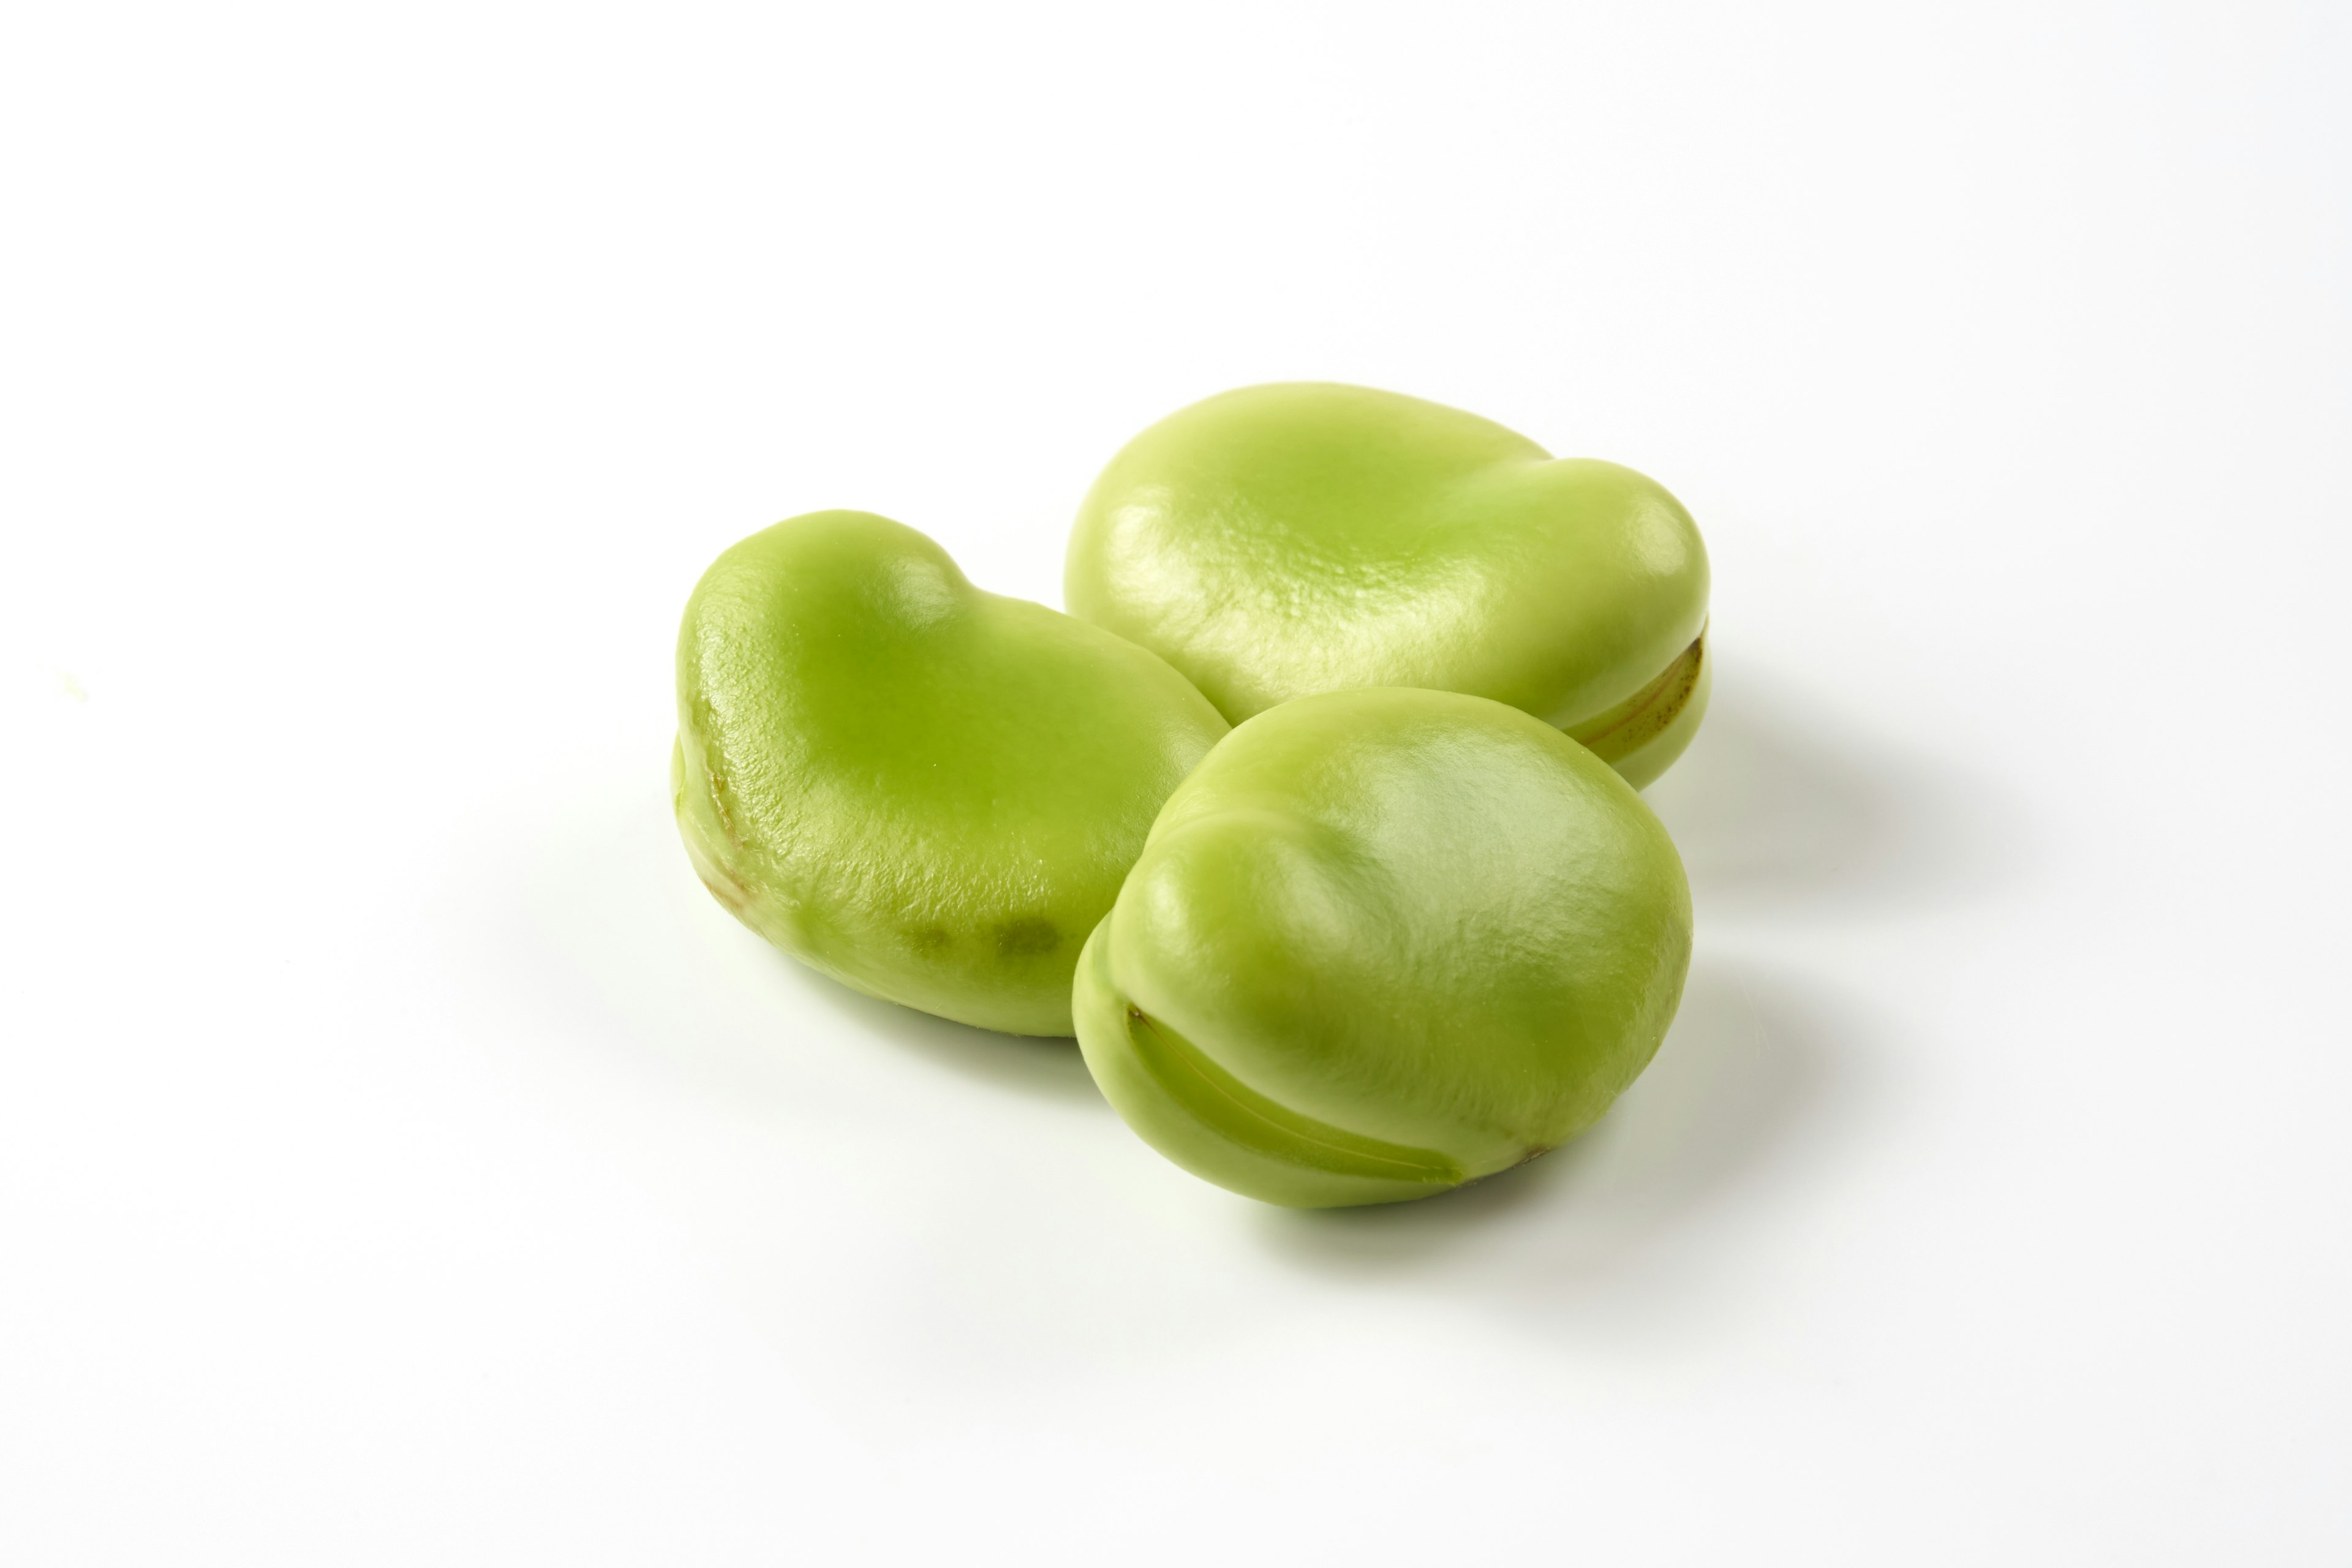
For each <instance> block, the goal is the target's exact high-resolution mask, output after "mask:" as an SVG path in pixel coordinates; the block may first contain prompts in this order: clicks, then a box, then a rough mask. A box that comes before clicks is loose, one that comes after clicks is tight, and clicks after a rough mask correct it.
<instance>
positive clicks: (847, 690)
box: [672, 511, 1226, 1035]
mask: <svg viewBox="0 0 2352 1568" xmlns="http://www.w3.org/2000/svg"><path fill="white" fill-rule="evenodd" d="M677 729H678V737H677V749H676V752H675V753H674V756H673V762H672V794H673V796H674V800H675V804H676V806H677V822H678V829H679V831H680V833H682V834H683V835H684V836H685V838H686V847H687V852H688V855H689V856H690V857H691V858H693V861H694V866H695V869H696V870H697V871H698V873H699V874H700V875H701V878H702V880H703V882H704V884H705V885H706V886H708V887H709V889H710V890H711V892H712V893H713V894H714V895H716V896H717V898H718V899H719V902H721V903H723V904H725V905H726V906H727V907H728V908H729V909H730V910H733V911H734V912H735V914H736V916H737V918H738V919H740V920H741V921H743V923H744V924H746V925H748V926H750V927H751V929H752V930H753V931H758V932H759V933H760V934H761V936H764V937H766V938H767V939H768V940H769V941H770V942H773V943H775V944H776V945H777V946H778V947H780V948H782V949H783V950H784V951H785V952H788V953H791V954H792V955H793V957H795V958H797V959H800V960H801V961H803V963H808V964H810V965H811V966H813V967H814V968H816V969H819V970H822V971H823V972H824V973H827V974H829V975H832V976H833V977H834V978H835V979H836V980H839V981H841V982H843V983H844V984H848V985H852V986H855V987H856V989H858V990H860V991H863V992H865V993H866V994H869V995H873V996H879V997H883V998H885V999H886V1000H888V1001H892V1002H899V1003H904V1004H905V1005H908V1006H909V1007H919V1008H921V1009H922V1010H923V1011H924V1012H926V1013H936V1014H938V1015H939V1016H941V1017H944V1018H953V1019H956V1020H958V1021H959V1022H961V1023H966V1024H977V1025H979V1026H981V1027H982V1028H987V1029H1002V1030H1005V1031H1007V1032H1008V1033H1012V1034H1018V1035H1067V1034H1069V1033H1070V1032H1071V1023H1070V982H1071V974H1072V972H1073V970H1074V969H1075V968H1076V964H1077V959H1078V952H1079V949H1080V947H1081V945H1082V944H1083V943H1084V942H1085V940H1086V936H1087V932H1088V931H1092V930H1093V929H1094V928H1095V925H1096V924H1097V922H1098V921H1100V920H1101V919H1102V918H1103V915H1104V914H1105V912H1106V911H1108V910H1109V909H1110V907H1111V900H1113V899H1114V898H1116V897H1117V896H1118V888H1119V882H1120V879H1122V878H1124V877H1125V876H1126V875H1127V870H1128V868H1129V866H1131V865H1133V864H1134V862H1135V857H1136V855H1137V854H1138V853H1139V851H1140V850H1141V849H1142V847H1143V841H1144V836H1145V835H1146V833H1148V832H1149V831H1150V826H1151V821H1152V816H1153V814H1154V813H1156V812H1158V811H1159V809H1160V803H1161V802H1162V801H1164V800H1166V799H1167V798H1168V795H1169V792H1170V791H1171V790H1173V789H1174V788H1175V787H1176V785H1177V783H1178V782H1179V781H1180V780H1181V779H1182V778H1183V777H1184V775H1185V774H1186V773H1190V772H1191V771H1192V766H1193V764H1194V763H1198V762H1199V761H1200V760H1201V758H1202V755H1203V754H1205V753H1206V752H1207V751H1208V750H1209V748H1210V747H1211V746H1212V745H1213V744H1214V743H1215V742H1216V741H1217V740H1218V739H1219V738H1220V737H1221V736H1223V734H1224V733H1225V731H1226V725H1225V721H1223V719H1221V718H1219V717H1218V716H1217V711H1216V710H1215V709H1213V708H1212V707H1211V706H1210V705H1209V703H1208V701H1207V700H1205V699H1204V698H1202V696H1201V694H1200V693H1199V692H1198V691H1197V690H1195V689H1193V688H1192V685H1191V684H1190V683H1188V682H1187V681H1186V680H1185V679H1184V678H1183V677H1182V676H1181V675H1179V674H1177V673H1176V672H1175V671H1174V670H1173V669H1171V668H1169V667H1168V666H1167V665H1166V664H1165V663H1163V662H1162V661H1161V660H1160V659H1159V658H1157V657H1155V656H1154V655H1152V654H1150V653H1147V652H1145V651H1144V650H1143V649H1141V648H1139V647H1136V646H1135V645H1134V644H1132V643H1129V642H1126V641H1123V640H1121V639H1120V638H1118V637H1113V636H1111V635H1110V634H1109V633H1108V632H1106V631H1103V630H1100V629H1099V628H1097V627H1095V626H1088V625H1087V623H1085V622H1084V621H1079V620H1074V619H1072V618H1071V617H1070V616H1065V615H1062V614H1060V613H1059V612H1057V611H1054V610H1049V609H1047V608H1045V606H1044V605H1033V604H1030V603H1028V602H1027V601H1026V600H1022V599H1008V598H1003V597H1001V596H999V595H994V594H987V593H982V591H980V590H979V589H977V588H975V587H973V586H972V585H971V583H970V582H968V581H967V580H966V579H965V577H964V575H963V574H962V573H961V572H960V571H958V570H957V568H956V564H955V563H954V562H953V561H951V560H950V559H949V557H948V554H947V552H945V551H943V550H941V549H940V547H939V546H938V545H937V544H934V543H933V542H931V541H930V540H929V539H927V538H925V537H924V536H923V535H922V534H919V533H918V532H916V531H914V530H913V529H911V528H908V527H905V526H904V525H902V524H899V523H896V522H892V521H889V520H888V519H887V518H881V517H876V516H874V515H873V514H872V513H870V512H857V511H822V512H811V513H809V514H808V515H806V516H804V517H796V518H793V519H791V520H790V521H785V522H780V523H778V524H776V525H775V526H774V527H773V528H770V529H767V530H765V531H761V532H760V533H755V534H753V535H752V536H751V538H749V539H747V540H744V541H743V542H741V543H740V544H738V545H736V546H735V547H734V548H733V549H731V550H730V551H728V552H726V553H725V554H724V555H721V556H720V557H719V559H718V561H717V562H716V563H714V564H713V565H712V566H711V568H710V570H709V571H708V572H706V573H705V574H703V577H702V581H701V582H700V583H699V584H697V585H696V587H695V590H694V596H693V597H692V598H691V599H690V600H689V601H688V604H687V607H686V620H685V625H684V626H683V627H681V629H680V630H679V633H678V643H677Z"/></svg>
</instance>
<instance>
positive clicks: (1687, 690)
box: [1063, 383, 1709, 788]
mask: <svg viewBox="0 0 2352 1568" xmlns="http://www.w3.org/2000/svg"><path fill="white" fill-rule="evenodd" d="M1706 595H1707V566H1706V546H1705V545H1704V544H1702V543H1701V542H1700V540H1699V535H1698V529H1697V527H1696V524H1694V523H1693V522H1692V521H1691V517H1690V513H1688V512H1686V511H1685V510H1683V508H1682V504H1681V503H1680V502H1679V501H1677V500H1675V498H1674V497H1673V496H1671V495H1668V494H1667V493H1666V491H1665V490H1664V489H1663V488H1662V487H1660V486H1659V485H1658V484H1657V483H1655V482H1654V481H1653V480H1651V479H1645V478H1643V476H1642V475H1640V474H1637V473H1635V472H1634V471H1633V469H1631V468H1619V467H1618V466H1617V465H1616V464H1614V463H1603V462H1598V461H1594V460H1592V459H1590V458H1559V459H1555V458H1552V457H1551V456H1550V454H1549V453H1547V452H1546V451H1545V450H1544V449H1543V448H1542V447H1538V446H1537V445H1536V444H1535V443H1534V442H1533V441H1530V440H1528V438H1527V437H1524V436H1520V435H1517V434H1515V433H1514V432H1512V431H1509V430H1507V429H1505V428H1504V427H1503V426H1500V425H1496V424H1494V423H1493V422H1491V421H1489V420H1486V419H1481V418H1479V417H1478V416H1476V415H1474V414H1465V413H1463V412H1462V411H1461V410H1459V409H1454V408H1447V407H1444V406H1442V405H1438V404H1434V403H1424V402H1423V401H1422V400H1420V399H1419V398H1414V397H1404V396H1401V395H1397V394H1395V393H1392V392H1376V391H1373V390H1371V389H1370V388H1367V387H1360V386H1338V385H1330V384H1320V383H1295V384H1278V385H1272V386H1252V387H1244V388H1243V389H1242V390H1240V391H1238V392H1228V393H1225V394H1223V395H1221V396H1217V397H1212V398H1210V399H1208V400H1207V401H1206V402H1203V403H1196V404H1194V405H1192V406H1191V407H1190V408H1186V409H1183V410H1181V411H1180V412H1178V413H1176V414H1172V415H1171V416H1169V417H1167V418H1165V419H1163V420H1161V421H1160V423H1159V424H1157V425H1154V426H1152V427H1151V428H1150V429H1149V430H1146V431H1145V432H1144V433H1143V434H1142V435H1140V436H1138V437H1136V438H1135V439H1134V440H1132V441H1130V442H1129V443H1128V445H1127V447H1126V448H1125V449H1124V450H1123V451H1121V452H1120V453H1119V454H1118V457H1116V458H1112V459H1111V463H1110V466H1109V467H1108V468H1106V469H1104V470H1103V473H1102V476H1101V477H1100V478H1099V479H1097V480H1096V481H1095V485H1094V489H1092V490H1091V491H1089V492H1088V493H1087V499H1086V500H1085V502H1084V504H1083V505H1082V506H1081V507H1080V508H1079V510H1078V521H1077V525H1076V529H1075V531H1073V532H1072V534H1071V536H1070V547H1069V555H1068V560H1067V563H1066V568H1065V572H1064V577H1063V601H1064V603H1066V605H1068V606H1069V609H1070V613H1071V614H1072V615H1075V616H1082V617H1084V618H1085V619H1087V620H1089V621H1092V622H1094V623H1095V624H1096V625H1097V626H1105V627H1108V629H1109V630H1111V631H1114V632H1117V633H1118V635H1119V636H1121V637H1127V638H1129V639H1130V640H1132V641H1135V642H1139V643H1141V644H1142V645H1143V646H1144V647H1148V648H1150V649H1151V650H1152V651H1153V652H1154V653H1157V654H1159V655H1160V657H1161V658H1165V659H1167V660H1168V662H1169V663H1171V664H1172V665H1174V666H1175V667H1176V668H1178V669H1180V670H1182V671H1183V672H1184V674H1185V675H1186V676H1188V677H1190V678H1191V679H1192V683H1193V684H1194V685H1195V686H1198V687H1199V688H1200V689H1202V691H1203V692H1205V693H1207V694H1208V698H1209V700H1210V701H1212V702H1214V703H1215V704H1216V705H1217V708H1218V710H1219V711H1221V712H1223V714H1224V715H1225V717H1226V718H1228V719H1230V720H1232V721H1234V722H1235V723H1239V722H1240V721H1242V720H1244V719H1246V718H1248V717H1249V716H1250V715H1252V714H1254V713H1258V712H1262V711H1264V710H1266V709H1268V708H1271V707H1273V706H1274V705H1275V704H1276V703H1278V702H1286V701H1289V700H1291V699H1293V698H1297V697H1304V696H1307V695H1309V694H1311V693H1314V692H1318V691H1337V690H1344V689H1348V688H1350V687H1359V686H1421V687H1428V688H1431V689H1436V690H1443V691H1464V692H1468V693H1471V694H1472V695H1474V696H1479V697H1491V698H1493V699H1495V700H1496V701H1500V702H1507V703H1509V704H1511V705H1512V706H1513V707H1515V708H1520V709H1524V710H1526V711H1528V712H1529V713H1532V714H1534V715H1535V716H1536V717H1538V718H1539V719H1542V720H1544V721H1547V722H1549V723H1551V724H1554V725H1556V726H1558V727H1559V728H1560V729H1562V730H1565V731H1568V732H1569V733H1570V734H1571V735H1574V736H1575V737H1576V738H1577V739H1579V740H1580V741H1583V742H1586V743H1587V744H1588V745H1590V746H1591V747H1592V749H1593V750H1594V751H1596V752H1599V753H1600V754H1601V756H1602V757H1603V758H1604V760H1606V761H1608V762H1610V763H1612V765H1613V766H1615V767H1616V768H1617V770H1618V771H1619V772H1620V773H1622V774H1623V775H1624V776H1625V777H1626V778H1627V779H1628V780H1629V781H1630V782H1631V783H1633V784H1634V786H1635V787H1636V788H1638V787H1640V786H1641V785H1643V784H1647V783H1648V782H1649V781H1650V780H1652V779H1654V778H1655V777H1656V776H1657V775H1658V774H1659V773H1663V772H1664V771H1665V769H1666V767H1667V765H1668V764H1669V763H1672V762H1673V761H1674V760H1675V757H1676V756H1678V755H1680V754H1681V752H1682V750H1683V748H1684V747H1685V745H1687V744H1688V743H1689V742H1690V737H1691V736H1692V735H1693V734H1694V733H1695V732H1696V731H1697V728H1698V722H1699V720H1700V717H1701V716H1702V715H1703V714H1704V713H1705V711H1706V693H1707V676H1708V674H1709V671H1708V668H1707V666H1706V660H1705V659H1704V658H1703V657H1702V656H1701V654H1700V653H1699V652H1698V650H1697V648H1696V646H1695V645H1697V644H1698V642H1699V638H1700V636H1701V633H1702V632H1703V631H1704V629H1705V627H1706ZM1685 656H1688V658H1687V662H1686V666H1685V668H1682V669H1681V670H1680V671H1679V672H1675V671H1673V670H1672V668H1671V667H1673V666H1675V661H1676V660H1678V659H1684V658H1685ZM1670 675H1672V676H1673V677H1674V678H1673V679H1668V677H1669V676H1670ZM1645 693H1646V696H1644V694H1645ZM1637 699H1639V701H1637Z"/></svg>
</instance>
